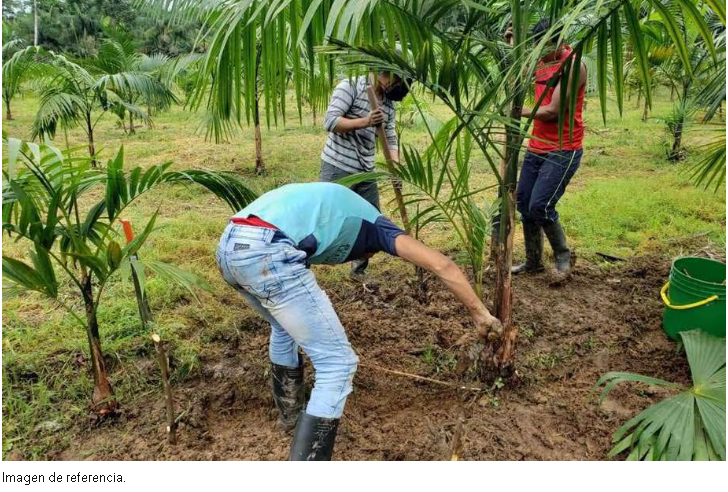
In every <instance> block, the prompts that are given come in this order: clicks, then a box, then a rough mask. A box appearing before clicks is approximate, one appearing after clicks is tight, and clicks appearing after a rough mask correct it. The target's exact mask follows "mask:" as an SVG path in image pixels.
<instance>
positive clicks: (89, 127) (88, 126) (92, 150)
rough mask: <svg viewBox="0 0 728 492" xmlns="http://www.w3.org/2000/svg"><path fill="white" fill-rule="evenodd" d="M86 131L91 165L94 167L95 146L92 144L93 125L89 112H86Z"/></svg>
mask: <svg viewBox="0 0 728 492" xmlns="http://www.w3.org/2000/svg"><path fill="white" fill-rule="evenodd" d="M86 133H87V134H88V153H89V155H90V156H91V166H92V167H96V147H95V146H94V127H93V125H92V124H91V113H86Z"/></svg>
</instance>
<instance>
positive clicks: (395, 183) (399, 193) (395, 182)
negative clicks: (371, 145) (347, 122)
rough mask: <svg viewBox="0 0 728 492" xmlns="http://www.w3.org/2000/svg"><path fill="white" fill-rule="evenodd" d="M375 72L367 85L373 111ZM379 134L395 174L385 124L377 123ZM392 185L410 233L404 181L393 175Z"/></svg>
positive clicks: (375, 104) (377, 101)
mask: <svg viewBox="0 0 728 492" xmlns="http://www.w3.org/2000/svg"><path fill="white" fill-rule="evenodd" d="M374 82H375V79H374V74H369V87H367V96H368V97H369V106H371V108H372V111H374V110H376V109H379V100H378V99H377V94H376V93H375V92H374ZM377 135H378V136H379V143H380V144H381V145H382V153H383V154H384V161H385V162H386V164H387V171H389V173H390V174H394V164H393V162H394V159H393V158H392V150H391V149H390V148H389V142H387V134H386V132H385V131H384V124H379V125H377ZM392 187H393V188H394V197H395V199H396V200H397V208H399V215H400V217H401V218H402V222H403V223H404V230H405V231H407V234H409V233H410V223H409V216H408V215H407V209H406V208H405V206H404V198H403V197H402V182H401V181H400V180H398V179H394V177H392Z"/></svg>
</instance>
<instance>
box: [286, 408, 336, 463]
mask: <svg viewBox="0 0 728 492" xmlns="http://www.w3.org/2000/svg"><path fill="white" fill-rule="evenodd" d="M338 428H339V419H326V418H323V417H314V416H313V415H309V414H307V413H305V412H302V413H301V415H300V416H299V417H298V424H297V425H296V432H295V434H294V435H293V443H292V444H291V455H290V456H289V458H288V461H331V455H332V454H333V453H334V441H335V440H336V431H337V430H338Z"/></svg>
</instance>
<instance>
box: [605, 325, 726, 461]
mask: <svg viewBox="0 0 728 492" xmlns="http://www.w3.org/2000/svg"><path fill="white" fill-rule="evenodd" d="M680 335H681V337H682V340H683V344H684V347H685V353H686V355H687V358H688V362H689V364H690V371H691V373H692V377H693V386H692V388H682V387H681V386H680V385H678V384H675V383H670V382H668V381H664V380H661V379H656V378H650V377H647V376H642V375H639V374H632V373H615V372H612V373H608V374H605V375H604V376H602V377H601V378H600V379H599V381H598V382H597V384H596V385H595V388H599V387H601V386H604V388H603V389H602V392H601V396H600V401H601V400H602V399H604V398H605V397H606V396H607V394H608V393H609V392H610V391H611V390H612V389H614V387H615V386H616V385H617V384H619V383H621V382H640V383H646V384H649V385H656V386H665V387H668V388H672V389H683V390H684V391H683V392H681V393H679V394H677V395H674V396H671V397H669V398H667V399H665V400H662V401H660V402H658V403H656V404H654V405H652V406H651V407H649V408H647V409H646V410H644V411H642V412H641V413H640V414H638V415H637V416H636V417H634V418H632V419H630V420H629V421H628V422H626V423H625V424H624V425H622V426H621V427H620V428H619V430H618V431H617V432H616V433H615V435H614V439H613V441H614V442H615V446H614V448H613V449H612V450H611V451H610V453H609V456H615V455H617V454H619V453H622V452H623V451H627V450H630V451H631V452H630V454H629V456H628V459H637V460H655V461H657V460H669V461H673V460H699V459H708V460H712V459H720V460H725V457H726V450H725V433H726V419H725V411H726V345H725V338H717V337H714V336H712V335H708V334H706V333H703V332H702V331H699V330H693V331H688V332H682V333H681V334H680Z"/></svg>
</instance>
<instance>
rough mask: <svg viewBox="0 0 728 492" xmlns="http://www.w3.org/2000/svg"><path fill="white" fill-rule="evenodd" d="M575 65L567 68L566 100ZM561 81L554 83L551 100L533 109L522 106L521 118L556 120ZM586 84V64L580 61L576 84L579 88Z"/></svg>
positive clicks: (569, 95) (557, 117)
mask: <svg viewBox="0 0 728 492" xmlns="http://www.w3.org/2000/svg"><path fill="white" fill-rule="evenodd" d="M574 69H575V67H573V66H572V67H571V70H569V76H568V81H567V86H566V100H567V101H568V100H569V98H570V97H571V91H572V90H573V87H572V86H573V80H574V79H573V71H574ZM562 81H563V79H562V80H561V81H559V82H558V83H557V84H556V87H554V91H553V94H552V95H551V101H549V103H548V104H542V105H541V106H539V107H538V109H536V111H534V110H533V109H529V108H523V109H522V110H521V117H522V118H530V117H533V119H534V120H538V121H546V122H549V121H558V119H559V106H560V105H561V82H562ZM584 84H586V66H585V65H584V64H583V63H582V64H581V65H580V67H579V82H578V86H577V90H578V88H580V87H581V86H582V85H584Z"/></svg>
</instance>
